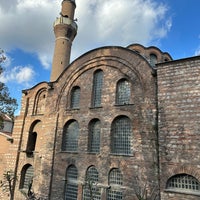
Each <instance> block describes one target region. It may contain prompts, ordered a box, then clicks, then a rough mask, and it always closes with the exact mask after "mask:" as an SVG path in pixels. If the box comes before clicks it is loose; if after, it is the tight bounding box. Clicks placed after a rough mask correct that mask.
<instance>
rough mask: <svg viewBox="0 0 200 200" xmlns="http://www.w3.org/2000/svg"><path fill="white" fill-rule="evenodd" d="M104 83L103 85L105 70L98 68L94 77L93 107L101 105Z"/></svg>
mask: <svg viewBox="0 0 200 200" xmlns="http://www.w3.org/2000/svg"><path fill="white" fill-rule="evenodd" d="M102 85H103V71H101V70H98V71H96V72H95V73H94V78H93V96H92V106H93V107H99V106H101V95H102Z"/></svg>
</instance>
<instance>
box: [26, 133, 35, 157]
mask: <svg viewBox="0 0 200 200" xmlns="http://www.w3.org/2000/svg"><path fill="white" fill-rule="evenodd" d="M36 141H37V133H36V132H29V136H28V143H27V147H26V153H27V155H30V156H31V155H33V152H34V151H35V145H36Z"/></svg>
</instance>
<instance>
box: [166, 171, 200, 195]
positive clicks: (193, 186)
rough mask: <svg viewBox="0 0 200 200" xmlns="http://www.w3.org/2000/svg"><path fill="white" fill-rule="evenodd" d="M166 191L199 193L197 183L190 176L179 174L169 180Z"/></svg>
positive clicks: (198, 184)
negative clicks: (176, 190)
mask: <svg viewBox="0 0 200 200" xmlns="http://www.w3.org/2000/svg"><path fill="white" fill-rule="evenodd" d="M167 189H180V190H192V191H198V192H199V191H200V183H199V181H198V180H197V179H196V178H194V177H193V176H191V175H188V174H179V175H176V176H174V177H172V178H170V179H169V181H168V183H167Z"/></svg>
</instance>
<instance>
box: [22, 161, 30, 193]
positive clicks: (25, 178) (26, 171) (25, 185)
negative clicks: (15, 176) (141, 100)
mask: <svg viewBox="0 0 200 200" xmlns="http://www.w3.org/2000/svg"><path fill="white" fill-rule="evenodd" d="M32 181H33V166H32V165H25V166H24V167H23V169H22V174H21V183H20V185H21V186H20V188H21V189H29V187H30V184H31V183H32Z"/></svg>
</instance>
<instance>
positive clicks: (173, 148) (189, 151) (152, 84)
mask: <svg viewBox="0 0 200 200" xmlns="http://www.w3.org/2000/svg"><path fill="white" fill-rule="evenodd" d="M75 8H76V3H75V0H63V2H62V10H61V14H60V17H59V18H57V19H56V21H55V23H54V32H55V38H56V40H55V51H54V56H53V64H52V73H51V78H50V82H41V83H38V84H37V85H35V86H34V87H32V88H30V89H27V90H24V91H23V96H22V105H21V112H20V115H19V116H17V117H16V119H15V125H14V129H13V134H12V139H13V142H12V143H10V145H9V148H8V151H7V152H6V153H5V152H4V155H5V156H6V159H7V164H6V166H7V167H6V169H12V170H13V171H14V173H15V175H16V176H17V177H18V178H17V180H16V181H15V182H14V199H15V200H23V199H25V197H24V195H22V193H26V192H27V191H28V188H29V187H30V185H32V187H31V189H32V191H33V192H34V193H35V194H36V195H37V196H38V197H40V198H41V199H49V200H62V199H63V200H91V199H95V200H137V199H139V195H141V196H142V195H143V194H144V197H148V198H143V199H148V200H153V199H159V200H198V199H200V137H199V134H200V106H199V103H200V57H199V56H197V57H191V58H184V59H180V60H172V58H171V56H170V55H169V54H168V53H165V52H162V51H161V50H160V49H158V48H156V47H148V48H146V47H144V46H142V45H139V44H132V45H130V46H128V47H126V48H124V47H118V46H108V47H102V48H98V49H94V50H91V51H89V52H87V53H85V54H84V55H82V56H80V57H79V58H77V59H76V60H75V61H73V62H72V63H69V60H70V52H71V45H72V42H73V40H74V38H75V36H76V33H77V24H76V22H75V21H74V12H75ZM8 142H9V141H8Z"/></svg>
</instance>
